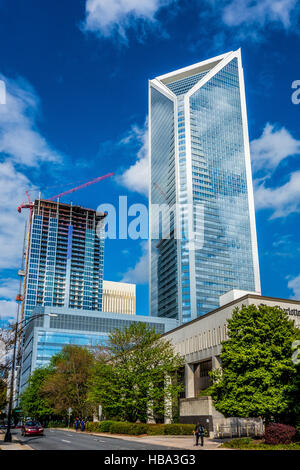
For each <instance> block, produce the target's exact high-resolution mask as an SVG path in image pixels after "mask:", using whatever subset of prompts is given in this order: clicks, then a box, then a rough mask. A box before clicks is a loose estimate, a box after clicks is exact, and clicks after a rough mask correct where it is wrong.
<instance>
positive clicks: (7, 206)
mask: <svg viewBox="0 0 300 470" xmlns="http://www.w3.org/2000/svg"><path fill="white" fill-rule="evenodd" d="M0 78H1V79H2V80H4V81H5V83H6V91H7V94H6V104H5V105H0V155H1V160H0V200H1V211H0V269H1V270H2V273H1V274H2V278H4V280H3V281H2V283H0V297H1V298H2V300H1V301H0V317H1V318H2V319H3V318H6V317H9V316H14V315H15V313H16V310H17V305H16V302H15V300H14V299H15V295H16V294H17V292H18V285H17V284H18V281H17V280H14V279H7V278H6V273H5V271H4V270H6V269H15V272H16V273H17V270H18V267H19V266H20V262H21V257H22V247H23V239H24V227H25V220H26V218H27V217H28V211H22V213H21V214H19V213H18V212H17V207H18V206H19V205H20V203H22V201H24V199H25V200H26V195H25V190H28V191H29V192H30V193H32V192H33V191H34V192H36V191H37V189H38V188H36V187H35V186H34V185H33V184H32V183H31V181H30V179H29V178H28V177H27V176H26V171H28V170H29V171H30V170H31V169H32V167H34V166H36V167H38V165H39V164H40V163H41V162H42V161H43V162H46V161H48V162H49V163H50V162H51V163H53V162H57V161H58V160H61V156H60V155H59V154H58V153H57V152H56V151H55V150H53V148H52V146H51V145H49V144H48V143H47V141H46V139H45V138H44V137H43V135H41V134H40V132H39V130H38V128H37V117H38V113H39V109H40V102H39V98H38V96H37V95H36V94H35V92H34V91H33V89H32V87H31V86H30V85H29V83H28V82H26V81H24V80H22V79H18V80H15V81H13V80H10V79H8V78H6V77H4V76H3V75H1V74H0ZM20 165H21V166H22V170H21V169H20Z"/></svg>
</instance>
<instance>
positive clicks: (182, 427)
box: [164, 423, 195, 436]
mask: <svg viewBox="0 0 300 470" xmlns="http://www.w3.org/2000/svg"><path fill="white" fill-rule="evenodd" d="M194 429H195V425H194V424H178V423H174V424H165V425H164V434H167V435H172V436H173V435H176V436H179V435H182V436H184V435H190V434H192V433H193V431H194Z"/></svg>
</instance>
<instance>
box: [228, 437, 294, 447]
mask: <svg viewBox="0 0 300 470" xmlns="http://www.w3.org/2000/svg"><path fill="white" fill-rule="evenodd" d="M221 447H224V448H226V449H240V450H300V442H292V443H291V444H276V445H270V444H265V442H264V441H263V439H251V437H242V438H237V439H231V440H230V441H227V442H224V443H223V444H222V445H221Z"/></svg>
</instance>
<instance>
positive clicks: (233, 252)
mask: <svg viewBox="0 0 300 470" xmlns="http://www.w3.org/2000/svg"><path fill="white" fill-rule="evenodd" d="M215 59H216V58H215ZM215 59H214V60H212V61H211V62H210V61H206V62H204V63H200V64H196V65H195V66H193V67H189V68H187V69H182V70H178V71H176V72H174V73H171V74H167V75H164V76H162V77H158V78H157V79H154V80H152V81H150V162H151V163H150V166H151V184H150V195H149V196H150V227H151V232H150V233H151V242H150V243H151V245H150V260H151V267H152V270H151V277H150V296H151V299H156V298H157V296H158V293H159V292H160V291H161V285H160V282H159V279H160V277H161V272H160V270H161V266H162V265H164V266H168V261H169V263H171V265H172V268H173V267H174V266H175V267H176V273H175V274H174V276H173V278H170V277H169V278H168V284H167V285H166V286H164V291H163V295H162V298H161V304H159V303H158V302H156V303H153V302H151V304H150V309H151V315H154V316H162V317H164V316H168V317H173V318H178V319H179V321H180V322H182V323H184V322H187V321H190V320H192V319H193V318H196V317H198V316H201V315H204V314H206V313H208V312H209V311H211V310H213V309H215V308H217V307H218V306H219V297H220V296H221V295H222V294H224V293H225V292H227V291H229V290H231V289H240V290H247V291H251V292H260V280H259V266H258V254H257V242H256V228H255V215H254V203H253V189H252V180H251V163H250V154H249V141H248V132H247V117H246V107H245V97H244V88H243V73H242V66H241V59H240V51H236V52H235V53H229V54H226V55H224V56H220V58H219V59H218V60H215ZM157 102H159V103H161V105H160V108H159V107H158V106H157V104H156V103H157ZM162 103H163V104H162ZM166 103H168V104H166ZM172 121H173V127H174V135H173V137H171V136H170V135H169V132H168V131H167V130H166V128H165V123H166V122H168V128H169V127H170V126H171V122H172ZM157 128H158V129H159V132H160V139H159V145H157V142H156V140H157V131H156V129H157ZM172 139H173V142H171V140H172ZM172 144H173V147H172ZM170 147H171V148H173V149H174V150H173V152H172V154H171V153H170V151H169V148H170ZM171 167H174V168H175V171H174V173H173V175H172V176H173V180H172V184H169V185H168V182H169V174H170V171H169V169H170V168H171ZM157 173H159V186H160V188H165V187H167V188H169V189H170V192H169V193H168V202H169V204H170V201H172V203H173V201H175V202H176V203H177V211H178V213H179V215H180V217H179V222H178V225H177V232H179V231H180V237H178V236H177V239H176V240H173V242H174V244H175V245H176V248H177V249H176V256H174V255H173V254H172V253H171V250H169V252H168V253H167V257H168V256H169V260H168V259H166V260H165V261H164V264H163V262H162V254H161V253H160V252H159V250H158V249H157V247H158V246H160V245H167V243H169V244H170V243H171V240H163V238H164V237H163V234H162V233H160V232H158V236H157V231H155V230H154V228H155V227H154V223H153V219H154V217H153V213H154V212H155V211H156V210H157V209H156V204H158V203H159V204H161V203H162V199H161V198H158V191H157V187H156V184H155V182H156V174H157ZM164 192H166V190H165V189H164ZM157 201H159V202H157ZM170 205H171V204H170ZM153 234H155V235H154V237H153ZM192 235H194V237H195V238H194V240H196V241H197V242H193V244H191V240H193V238H192ZM155 237H156V238H155ZM169 265H170V264H169ZM153 266H154V267H155V269H156V272H154V270H153ZM175 291H176V294H175ZM168 292H173V296H174V308H172V311H171V310H169V311H167V312H166V311H165V310H164V309H163V308H161V305H164V304H165V303H166V302H167V301H168V298H169V297H168ZM175 297H177V300H176V301H175ZM166 313H167V315H166Z"/></svg>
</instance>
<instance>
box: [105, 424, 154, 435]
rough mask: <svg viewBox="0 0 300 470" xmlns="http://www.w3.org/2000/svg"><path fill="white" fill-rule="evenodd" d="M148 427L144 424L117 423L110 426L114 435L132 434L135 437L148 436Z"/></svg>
mask: <svg viewBox="0 0 300 470" xmlns="http://www.w3.org/2000/svg"><path fill="white" fill-rule="evenodd" d="M147 430H148V426H147V424H144V423H127V422H121V421H120V422H115V423H113V424H112V425H111V426H110V432H111V433H112V434H132V435H135V436H138V435H141V434H147Z"/></svg>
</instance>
